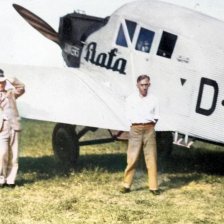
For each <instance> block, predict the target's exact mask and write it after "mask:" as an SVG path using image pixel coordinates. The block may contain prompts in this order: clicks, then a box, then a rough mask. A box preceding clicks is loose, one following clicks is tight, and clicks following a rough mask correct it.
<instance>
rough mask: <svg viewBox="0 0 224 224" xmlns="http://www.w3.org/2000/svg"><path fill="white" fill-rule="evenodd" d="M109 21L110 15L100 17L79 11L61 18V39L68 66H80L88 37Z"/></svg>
mask: <svg viewBox="0 0 224 224" xmlns="http://www.w3.org/2000/svg"><path fill="white" fill-rule="evenodd" d="M107 22H108V17H106V18H105V19H104V18H99V17H93V16H89V15H85V14H80V13H77V12H74V13H71V14H67V15H65V16H63V17H61V18H60V24H59V32H58V34H59V35H58V36H59V40H60V45H61V48H62V55H63V58H64V60H65V62H66V64H67V66H68V67H75V68H77V67H79V65H80V56H81V53H82V48H83V45H84V44H85V40H86V38H87V37H88V36H89V35H90V34H91V33H93V32H95V31H97V30H98V29H100V28H101V27H103V26H104V25H106V23H107Z"/></svg>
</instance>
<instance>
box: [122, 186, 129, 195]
mask: <svg viewBox="0 0 224 224" xmlns="http://www.w3.org/2000/svg"><path fill="white" fill-rule="evenodd" d="M130 191H131V190H130V188H127V187H122V188H121V190H120V192H121V193H122V194H125V193H129V192H130Z"/></svg>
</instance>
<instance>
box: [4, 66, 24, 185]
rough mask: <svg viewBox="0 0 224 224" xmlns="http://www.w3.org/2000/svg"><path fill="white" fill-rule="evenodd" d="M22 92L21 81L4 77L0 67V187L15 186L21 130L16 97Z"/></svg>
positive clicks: (22, 85)
mask: <svg viewBox="0 0 224 224" xmlns="http://www.w3.org/2000/svg"><path fill="white" fill-rule="evenodd" d="M8 86H10V87H9V88H7V87H8ZM24 92H25V86H24V84H23V83H21V82H20V81H19V80H18V79H16V78H6V77H5V76H4V72H3V70H1V69H0V187H4V186H8V187H15V180H16V175H17V171H18V151H19V150H18V140H19V139H18V137H19V132H20V131H21V126H20V117H19V113H18V109H17V105H16V99H17V98H18V97H19V96H21V95H22V94H23V93H24Z"/></svg>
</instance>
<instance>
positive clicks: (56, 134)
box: [52, 124, 79, 165]
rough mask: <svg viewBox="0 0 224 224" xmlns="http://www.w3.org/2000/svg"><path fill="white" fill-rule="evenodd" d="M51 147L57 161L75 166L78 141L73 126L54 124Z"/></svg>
mask: <svg viewBox="0 0 224 224" xmlns="http://www.w3.org/2000/svg"><path fill="white" fill-rule="evenodd" d="M52 146H53V151H54V155H55V157H56V158H57V159H58V160H60V161H61V162H63V163H67V164H72V165H74V164H76V162H77V160H78V157H79V141H78V136H77V134H76V132H75V128H74V126H72V125H68V124H56V126H55V127H54V131H53V134H52Z"/></svg>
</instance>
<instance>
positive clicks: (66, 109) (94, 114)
mask: <svg viewBox="0 0 224 224" xmlns="http://www.w3.org/2000/svg"><path fill="white" fill-rule="evenodd" d="M0 66H1V68H3V69H4V71H5V74H9V75H10V74H13V76H16V77H17V78H18V79H20V80H21V81H22V82H24V83H25V86H26V93H25V94H24V95H23V96H22V97H21V98H20V99H18V106H19V111H20V114H21V116H22V117H24V118H29V119H36V120H44V121H52V122H60V123H68V124H76V125H83V126H91V127H99V128H105V129H114V130H124V131H126V130H128V122H127V121H126V118H125V113H124V98H123V99H122V97H120V96H119V95H117V94H116V93H114V92H113V91H112V90H111V89H110V88H109V87H108V86H106V85H103V84H102V83H101V82H100V79H99V78H98V75H99V76H100V74H94V73H92V74H91V73H90V74H89V73H88V74H86V73H85V74H84V73H83V72H81V71H78V70H76V69H69V68H49V67H42V68H41V67H32V66H21V65H18V66H15V65H2V64H1V65H0Z"/></svg>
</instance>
